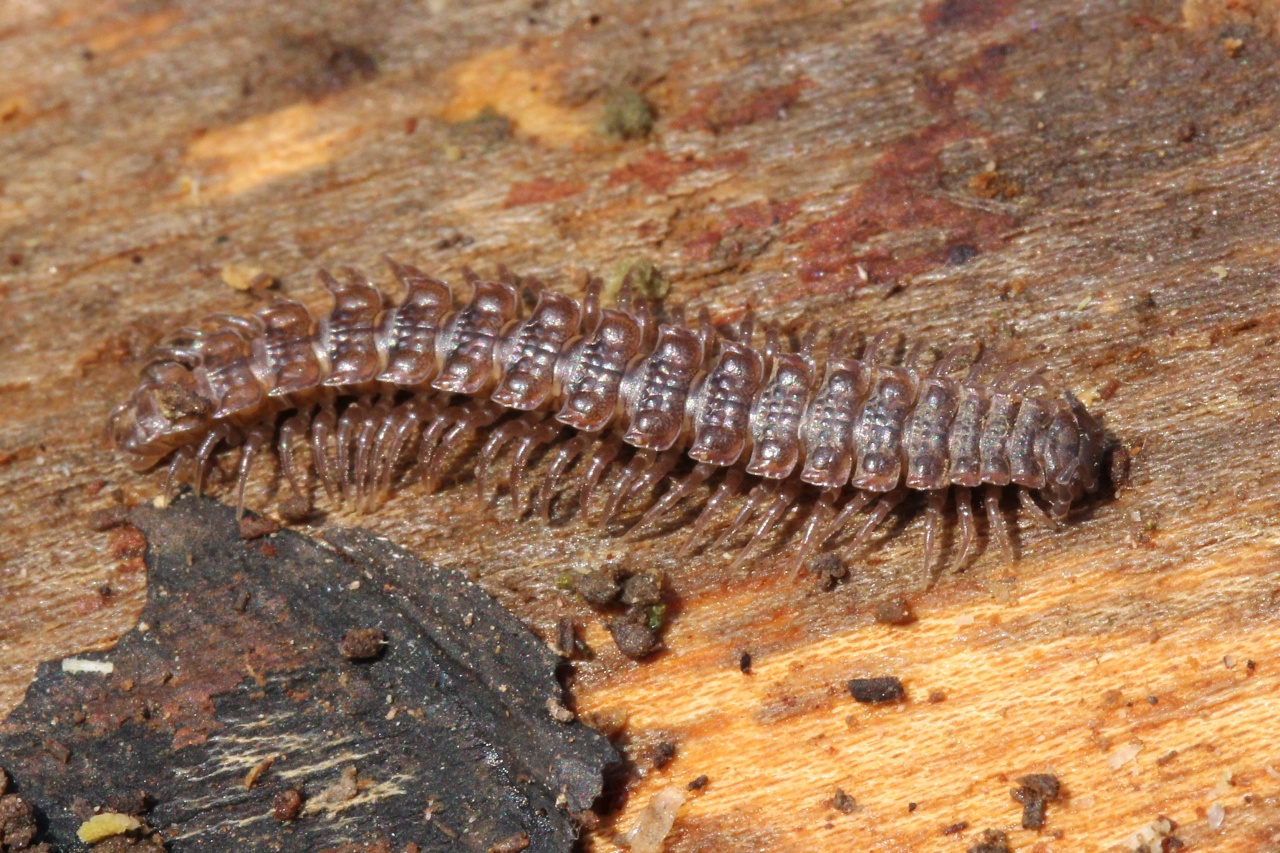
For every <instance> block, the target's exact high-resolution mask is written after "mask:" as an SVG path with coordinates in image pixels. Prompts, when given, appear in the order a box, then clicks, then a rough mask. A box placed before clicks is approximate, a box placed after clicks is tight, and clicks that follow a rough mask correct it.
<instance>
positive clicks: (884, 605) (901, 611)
mask: <svg viewBox="0 0 1280 853" xmlns="http://www.w3.org/2000/svg"><path fill="white" fill-rule="evenodd" d="M875 618H876V621H877V622H879V623H880V624H881V625H910V624H911V623H912V622H914V621H916V617H915V614H914V613H912V612H911V605H910V604H908V603H907V600H906V599H905V598H903V597H902V596H900V595H895V596H893V597H892V598H886V599H884V600H883V601H880V602H877V603H876V611H875Z"/></svg>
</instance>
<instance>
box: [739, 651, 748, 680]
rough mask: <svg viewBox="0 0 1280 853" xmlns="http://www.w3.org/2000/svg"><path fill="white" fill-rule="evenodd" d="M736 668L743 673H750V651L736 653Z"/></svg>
mask: <svg viewBox="0 0 1280 853" xmlns="http://www.w3.org/2000/svg"><path fill="white" fill-rule="evenodd" d="M738 669H739V670H741V671H742V674H743V675H750V674H751V652H743V653H742V654H740V655H738Z"/></svg>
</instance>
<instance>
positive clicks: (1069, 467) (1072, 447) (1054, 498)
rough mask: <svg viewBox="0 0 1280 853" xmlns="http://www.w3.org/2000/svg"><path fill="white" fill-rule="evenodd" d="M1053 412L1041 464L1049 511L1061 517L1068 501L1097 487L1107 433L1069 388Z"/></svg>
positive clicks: (1058, 517)
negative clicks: (1061, 404)
mask: <svg viewBox="0 0 1280 853" xmlns="http://www.w3.org/2000/svg"><path fill="white" fill-rule="evenodd" d="M1062 399H1063V401H1064V403H1065V405H1064V406H1062V407H1060V408H1059V409H1058V411H1057V413H1056V414H1055V415H1054V416H1053V419H1052V421H1051V422H1050V423H1049V425H1048V427H1047V428H1046V430H1045V433H1044V436H1043V439H1042V442H1043V443H1042V444H1041V447H1042V450H1041V465H1042V467H1043V468H1044V473H1045V487H1044V489H1043V490H1042V492H1041V494H1042V495H1043V496H1044V498H1045V500H1047V501H1048V502H1049V507H1050V514H1051V515H1052V516H1053V517H1054V518H1055V519H1059V520H1060V519H1063V518H1065V517H1066V515H1067V512H1068V511H1069V510H1070V509H1071V504H1073V503H1074V502H1076V501H1078V500H1079V499H1080V498H1082V497H1084V496H1085V495H1086V494H1091V493H1093V492H1096V491H1097V490H1098V486H1099V484H1100V482H1101V476H1100V475H1101V469H1102V459H1103V454H1104V451H1105V449H1106V435H1105V433H1104V432H1103V429H1102V425H1101V424H1099V423H1098V421H1097V420H1096V419H1095V418H1094V417H1093V415H1091V414H1089V412H1088V411H1087V410H1086V409H1085V407H1084V404H1083V403H1081V402H1080V401H1079V400H1077V399H1076V398H1075V396H1074V395H1073V394H1071V393H1070V392H1065V393H1063V395H1062Z"/></svg>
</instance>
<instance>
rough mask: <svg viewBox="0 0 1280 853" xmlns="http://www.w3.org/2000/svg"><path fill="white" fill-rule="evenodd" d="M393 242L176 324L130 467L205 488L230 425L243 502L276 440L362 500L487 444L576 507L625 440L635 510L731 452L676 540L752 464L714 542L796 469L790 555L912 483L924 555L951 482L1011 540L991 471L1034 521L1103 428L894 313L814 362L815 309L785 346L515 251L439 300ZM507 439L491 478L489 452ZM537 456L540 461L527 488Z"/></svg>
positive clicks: (691, 488) (128, 409) (132, 411)
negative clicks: (900, 330) (235, 310)
mask: <svg viewBox="0 0 1280 853" xmlns="http://www.w3.org/2000/svg"><path fill="white" fill-rule="evenodd" d="M388 263H389V264H390V266H391V268H392V270H393V272H394V273H395V276H396V277H397V278H398V279H399V281H400V283H401V284H402V285H403V288H404V295H403V297H402V298H401V299H400V301H399V302H398V303H397V304H395V305H393V306H390V307H388V306H387V305H386V304H385V302H386V300H384V297H383V295H382V293H381V292H380V291H379V290H378V288H376V287H375V286H374V285H373V284H372V283H370V282H369V281H368V280H367V279H366V278H364V277H363V276H361V275H360V274H358V273H357V272H355V271H353V270H345V271H343V274H342V279H341V280H339V279H337V278H334V277H333V276H331V275H329V274H328V273H326V272H322V273H321V274H320V275H321V279H322V281H323V282H324V284H325V285H326V286H327V287H328V289H329V290H330V291H331V292H332V294H333V298H334V306H333V309H332V310H331V311H330V312H329V314H328V315H327V316H324V317H322V318H320V319H319V320H318V321H317V320H315V319H314V318H313V317H312V316H311V314H310V313H309V312H308V311H307V309H306V308H305V307H304V306H303V305H302V304H301V303H299V302H295V301H292V300H283V299H282V300H277V301H275V302H273V303H272V304H270V305H268V306H266V307H264V308H262V309H260V310H258V311H257V312H256V313H255V314H254V315H253V316H252V317H236V316H230V315H223V314H219V315H215V316H212V317H210V318H208V319H207V320H206V321H204V322H203V323H202V324H201V325H200V326H199V327H197V328H191V329H184V330H182V331H181V332H179V333H177V334H175V335H173V336H171V337H170V338H169V339H167V340H166V341H165V342H164V343H163V344H162V345H161V346H160V347H158V348H157V349H156V350H155V351H154V352H153V353H152V355H151V357H150V361H149V363H148V364H147V366H146V367H145V368H144V369H143V371H142V379H141V382H140V384H139V386H138V387H137V389H136V390H135V391H134V393H133V395H132V396H131V397H130V398H129V399H128V400H127V401H126V402H125V403H124V404H122V405H121V406H119V407H118V408H117V409H116V410H115V411H114V412H113V413H112V414H111V418H110V422H109V427H108V429H109V434H110V436H111V437H112V439H113V440H114V442H115V444H116V446H118V447H119V448H120V449H121V450H122V451H124V453H125V454H126V455H127V456H128V457H129V459H130V460H131V461H132V463H133V464H134V465H135V467H137V468H139V469H145V468H149V467H151V466H153V465H156V464H158V463H160V462H162V461H163V460H165V459H166V458H170V460H171V461H170V466H169V480H168V484H167V485H166V491H168V490H169V489H170V488H171V485H172V483H173V482H174V479H175V477H176V476H177V475H178V473H179V470H180V468H181V467H182V466H184V465H188V464H193V465H194V469H195V474H194V481H195V485H196V489H197V491H199V490H200V488H201V486H202V484H203V481H204V479H205V477H206V473H207V471H208V469H209V466H210V464H211V460H212V458H213V456H214V454H215V452H216V451H218V450H219V448H221V447H223V446H236V445H239V446H240V447H241V455H240V461H239V470H238V481H239V491H238V502H239V505H240V506H241V507H243V504H244V489H245V482H246V480H247V478H248V474H249V471H250V467H251V465H252V464H253V461H254V459H255V458H256V457H257V456H258V455H259V454H260V453H261V452H262V450H263V449H270V448H274V450H275V453H276V455H277V457H278V459H279V461H280V468H281V470H282V471H283V474H284V476H285V478H286V479H287V480H288V482H289V483H290V484H291V487H292V489H293V491H294V492H295V493H296V494H297V495H299V496H302V497H303V498H304V499H305V500H306V501H307V502H308V505H309V502H310V498H311V489H312V485H311V481H312V479H313V477H312V474H313V473H314V475H315V476H314V479H316V480H318V481H319V483H320V484H321V485H322V487H323V488H324V490H325V491H326V493H327V494H328V496H329V498H330V500H332V501H334V502H348V503H354V505H355V506H356V507H357V508H359V509H361V510H363V511H369V510H371V509H373V507H375V506H376V505H377V504H378V503H379V502H380V501H381V500H383V499H384V498H385V497H386V496H387V494H388V493H389V492H390V491H391V490H392V489H393V487H395V486H396V485H397V484H398V483H401V482H404V481H406V480H407V479H412V477H413V476H414V475H416V476H417V478H418V479H419V480H420V481H421V482H422V483H423V484H424V487H425V488H426V489H427V490H430V489H433V488H434V487H435V486H437V485H438V484H439V482H440V481H441V478H442V477H444V476H445V475H446V473H447V472H448V471H449V470H450V468H451V466H454V465H455V464H456V463H457V462H458V461H459V457H460V455H462V454H463V453H464V451H465V450H466V449H467V448H469V447H472V446H475V445H477V444H479V451H478V453H476V454H475V456H474V459H475V468H476V480H477V482H478V484H479V487H480V489H481V490H482V492H484V493H486V494H487V495H489V496H490V497H495V496H496V495H497V493H498V491H499V490H500V488H501V486H502V484H503V482H505V483H506V484H507V485H508V489H509V491H510V493H511V495H512V501H513V503H514V504H515V506H516V507H517V509H518V511H519V512H520V513H521V514H524V513H526V512H529V511H530V510H533V511H536V513H537V514H538V515H540V516H542V517H543V518H547V517H548V516H549V514H550V512H551V505H552V502H553V500H554V499H555V498H556V496H557V495H558V494H559V493H560V492H561V491H562V490H563V488H564V485H565V483H564V481H565V480H566V479H567V478H568V477H569V476H571V475H576V476H577V481H578V487H577V491H578V502H579V505H580V506H581V508H582V512H583V514H584V515H585V514H586V510H587V506H588V502H589V501H590V499H591V497H592V495H593V494H594V492H595V491H596V489H597V487H598V486H600V485H601V483H602V482H605V475H606V473H607V471H608V469H610V468H611V467H613V466H614V465H615V463H618V465H620V466H621V469H620V470H619V471H618V472H617V473H616V475H614V476H613V477H612V478H611V479H610V480H608V481H607V488H606V489H605V491H606V492H607V498H606V500H605V504H604V506H603V508H602V509H601V511H600V514H599V520H600V522H601V524H607V523H608V522H609V521H610V520H612V519H614V518H615V517H617V516H619V514H620V513H621V512H622V511H623V508H624V507H626V506H629V505H631V504H632V503H633V498H636V499H638V498H639V497H640V496H642V495H651V494H655V493H656V492H657V487H658V486H659V485H660V484H661V482H662V481H666V480H670V482H669V483H668V485H667V488H666V490H665V491H663V492H661V493H660V494H658V495H657V497H656V500H655V501H654V502H653V503H652V505H651V506H649V508H648V510H647V512H645V513H644V515H643V517H642V518H641V519H640V520H639V522H638V524H637V525H636V526H635V528H634V529H648V528H650V527H651V526H653V525H655V524H657V523H658V522H659V521H660V520H661V519H662V518H664V517H667V516H668V515H669V514H671V513H673V512H674V510H675V509H676V507H677V505H679V504H681V503H682V502H683V501H684V500H685V499H686V498H690V497H691V496H693V495H694V494H695V493H697V492H698V490H699V487H700V486H702V485H703V484H704V483H705V482H707V481H708V480H711V479H712V478H713V477H714V476H716V475H718V474H720V473H721V472H723V476H722V477H721V479H720V480H719V482H718V484H717V485H716V486H715V488H714V490H713V491H712V492H711V494H710V497H709V498H708V499H707V500H706V502H705V504H704V506H703V508H702V511H701V514H700V515H699V516H698V517H697V520H696V521H695V522H694V523H693V530H692V535H691V537H690V538H689V540H688V544H687V545H686V546H685V547H686V548H688V547H690V546H692V545H693V544H694V543H696V542H698V541H700V540H701V539H702V537H703V535H704V533H705V532H706V530H707V528H708V526H709V525H710V524H711V521H712V519H713V518H714V517H715V516H716V515H717V512H718V510H720V509H721V508H722V507H724V506H725V505H726V504H728V503H730V501H731V499H732V498H733V497H734V496H735V495H737V494H739V493H740V492H742V491H743V490H746V489H747V488H748V486H750V488H749V490H748V494H747V497H746V500H745V502H743V504H742V506H741V507H740V508H739V510H738V512H737V514H736V515H735V517H734V519H733V521H732V522H731V523H730V524H729V525H728V527H726V528H725V529H724V530H723V531H722V532H721V533H720V535H719V537H718V538H717V540H716V543H715V544H716V545H719V544H723V543H725V542H728V541H730V540H731V539H733V538H734V537H735V536H736V535H737V534H738V533H739V532H740V531H741V530H743V529H744V528H745V527H746V526H747V525H749V524H754V535H753V536H752V538H751V540H750V541H749V543H748V544H747V546H746V547H745V548H744V549H743V551H742V554H743V555H745V554H746V553H748V552H750V551H751V549H752V547H753V546H754V545H755V544H756V543H757V542H758V541H759V540H761V539H762V538H763V537H765V536H766V535H767V534H768V533H769V531H770V530H772V529H773V528H774V527H775V526H776V525H778V524H779V523H780V522H781V521H782V520H783V519H784V517H785V516H786V515H787V513H788V511H789V510H790V508H791V507H792V506H793V505H794V504H796V503H797V501H798V500H799V499H800V498H801V497H802V496H803V495H805V494H806V493H811V494H812V501H811V507H810V509H809V512H808V515H807V518H806V519H805V520H804V522H803V523H802V524H801V526H800V534H799V545H798V547H797V549H796V555H797V560H799V559H802V558H803V557H804V556H805V555H807V554H809V553H811V552H812V551H813V550H814V549H816V548H819V547H821V546H822V545H823V544H824V543H826V542H827V541H828V540H830V539H831V538H832V537H833V536H835V535H836V534H837V533H838V532H839V531H841V530H843V529H844V528H845V526H846V525H847V524H848V523H849V522H850V521H851V519H852V518H853V516H855V515H856V514H858V513H861V512H862V511H863V510H864V509H866V510H867V513H866V518H865V520H864V521H863V522H862V524H861V526H860V527H859V529H858V531H857V533H856V534H855V535H854V537H853V544H854V545H860V544H862V543H864V542H865V541H866V540H867V539H868V538H869V537H870V536H871V535H872V533H873V531H874V530H875V529H876V527H877V526H878V525H879V524H880V523H881V522H883V521H884V519H885V518H886V517H887V516H888V514H889V513H890V512H891V511H892V510H893V508H894V507H895V506H897V505H898V504H899V503H900V502H901V501H902V500H903V498H904V497H905V496H906V495H907V494H908V493H909V492H910V491H912V490H916V491H920V492H923V493H924V495H925V497H926V504H927V522H926V532H925V547H924V552H925V553H924V559H925V564H926V566H930V565H932V563H933V561H934V559H935V557H936V555H937V554H938V552H939V548H940V537H941V532H942V525H943V520H944V511H945V508H946V501H947V496H948V494H954V496H955V499H954V500H955V508H956V515H957V517H958V519H959V525H960V533H961V537H960V538H961V543H960V545H961V547H960V551H961V555H960V558H959V562H961V563H963V562H964V561H965V560H966V559H967V557H968V555H969V553H970V551H971V549H972V547H973V546H974V544H975V542H976V539H977V525H976V522H975V518H974V510H973V495H972V490H974V489H981V490H982V503H983V506H984V509H985V513H986V516H987V519H988V526H989V529H990V530H991V531H992V533H993V534H994V536H995V537H996V538H997V539H998V540H999V541H1000V542H1001V543H1002V544H1003V545H1005V547H1006V548H1008V549H1009V550H1012V548H1011V536H1010V533H1009V531H1008V529H1007V526H1006V519H1005V516H1004V514H1003V513H1002V511H1001V509H1000V496H1001V493H1002V491H1003V490H1004V489H1005V487H1007V486H1012V487H1014V488H1015V489H1016V491H1017V494H1018V496H1019V498H1020V500H1021V502H1022V504H1023V506H1024V507H1025V508H1027V509H1028V510H1030V511H1032V513H1033V514H1034V515H1035V516H1037V517H1039V518H1041V519H1043V520H1045V521H1047V522H1050V523H1053V522H1056V521H1059V520H1061V519H1064V518H1065V517H1066V516H1067V514H1068V511H1069V510H1070V508H1071V505H1072V504H1073V503H1074V502H1075V501H1077V500H1078V499H1079V498H1081V497H1082V496H1083V495H1085V494H1086V493H1089V492H1092V491H1094V490H1095V489H1096V488H1097V487H1098V483H1099V469H1100V464H1101V457H1102V453H1103V432H1102V429H1101V427H1100V425H1099V424H1098V422H1097V421H1096V420H1095V419H1094V418H1093V417H1092V416H1090V414H1089V413H1088V412H1087V411H1086V410H1085V408H1084V406H1083V405H1081V403H1080V402H1079V401H1078V400H1077V399H1076V398H1075V397H1074V396H1072V395H1071V394H1070V393H1069V392H1057V391H1053V390H1052V389H1050V388H1049V387H1048V386H1047V385H1046V384H1045V382H1044V381H1043V380H1042V379H1041V378H1040V377H1039V376H1038V375H1037V374H1034V373H1032V374H1029V375H1023V376H1019V375H1018V374H1017V373H1016V372H1015V371H1007V370H1006V371H1003V372H997V373H996V375H995V376H994V377H992V376H990V374H991V373H992V372H993V371H992V368H991V366H990V365H987V364H986V363H984V362H983V361H981V360H979V359H977V358H976V352H974V348H972V347H968V348H966V347H960V348H957V349H954V350H952V351H950V352H948V353H945V354H943V355H942V357H940V358H932V359H931V357H930V355H928V353H929V351H928V350H927V349H926V348H922V347H916V348H913V349H911V350H909V351H908V352H907V354H906V355H905V356H904V357H903V358H901V359H900V358H898V344H899V341H898V338H897V337H896V336H894V335H888V334H884V335H879V336H876V337H874V338H872V339H871V340H870V342H869V343H867V344H866V345H865V346H862V347H856V346H855V341H854V336H853V335H852V334H851V333H850V332H848V331H847V330H842V331H838V332H837V333H836V334H835V335H834V336H833V337H832V338H831V339H830V340H829V342H828V345H827V346H826V352H827V355H826V358H825V362H824V363H821V364H820V363H819V359H818V358H817V357H816V355H815V350H816V348H817V343H816V341H817V338H818V335H817V334H816V330H811V332H810V334H809V335H808V336H807V337H806V340H805V342H804V344H803V345H802V346H801V347H800V349H799V351H797V352H792V351H788V349H786V348H784V347H783V346H782V344H781V340H780V335H779V333H778V331H777V329H776V328H774V327H768V328H766V329H765V330H764V332H763V335H756V334H755V333H754V330H753V322H752V318H751V316H750V315H748V317H747V318H746V319H745V320H744V321H743V322H742V323H741V324H740V325H739V326H738V327H737V329H736V333H734V334H732V335H729V334H721V333H719V332H717V331H716V330H715V329H714V328H713V327H712V325H711V323H710V320H709V317H708V315H707V314H706V312H705V311H704V312H703V313H702V315H701V316H700V318H699V320H698V322H697V323H696V324H694V326H693V327H688V326H686V325H685V324H684V323H683V322H682V321H681V320H680V319H679V318H678V317H674V318H673V319H672V320H671V321H670V322H658V321H656V320H655V318H654V316H653V314H652V313H651V311H650V309H649V307H648V305H647V304H646V303H645V302H643V301H642V300H636V299H634V298H633V297H632V295H631V294H630V292H629V288H627V289H624V292H623V293H622V294H620V297H619V301H618V306H617V307H616V308H604V307H602V306H601V305H600V299H599V292H600V286H599V283H598V282H597V281H591V282H589V283H588V286H587V292H586V297H585V299H584V300H583V301H582V302H581V303H579V302H578V301H577V300H575V299H572V298H570V297H568V296H565V295H562V294H559V293H556V292H555V291H553V290H550V289H548V288H546V287H543V286H541V285H540V284H539V283H537V282H534V281H530V280H526V281H519V280H517V279H515V278H514V277H513V276H510V275H509V274H504V275H503V276H502V277H501V278H502V280H500V281H489V280H484V279H481V278H478V277H476V276H475V275H473V274H471V273H470V272H468V273H467V275H466V278H467V281H468V284H469V291H470V292H469V297H468V298H467V299H466V300H465V301H464V302H462V303H461V304H455V293H454V291H453V289H452V288H451V287H450V286H449V285H447V284H445V283H444V282H442V281H439V280H437V279H434V278H431V277H428V276H427V275H425V274H423V273H422V272H420V271H419V270H417V269H414V268H413V267H409V266H404V265H401V264H398V263H395V262H394V261H388ZM756 337H763V345H762V346H759V347H757V346H754V345H753V342H754V340H755V338H756ZM482 431H483V435H482V434H481V433H482ZM480 438H483V441H482V442H480V441H479V439H480ZM628 449H629V455H624V452H626V451H628ZM304 457H305V458H304ZM508 457H509V461H508V462H507V463H506V464H507V475H506V477H505V478H504V477H501V476H500V475H499V474H498V473H497V472H495V468H497V467H498V461H499V460H500V459H507V458H508ZM686 458H687V460H689V461H688V462H686V461H685V460H686ZM535 461H537V462H538V470H539V471H540V472H541V474H540V476H541V482H540V483H538V484H537V485H536V487H533V488H530V484H528V483H526V482H525V480H526V477H527V474H528V472H529V471H530V468H531V465H532V464H533V463H534V462H535ZM623 463H625V464H623ZM673 472H674V473H673ZM1041 504H1044V507H1045V508H1047V513H1046V511H1045V508H1042V507H1041ZM868 507H869V509H868Z"/></svg>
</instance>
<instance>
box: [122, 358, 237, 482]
mask: <svg viewBox="0 0 1280 853" xmlns="http://www.w3.org/2000/svg"><path fill="white" fill-rule="evenodd" d="M213 408H214V407H213V405H212V404H211V403H210V402H209V401H208V400H206V399H205V398H204V397H202V396H200V394H198V393H197V391H196V384H195V378H194V377H193V376H192V374H191V372H190V371H189V370H187V369H186V368H185V367H183V366H182V365H180V364H176V363H173V364H172V366H171V367H170V368H169V369H168V370H163V369H154V368H153V370H152V371H151V376H150V377H149V378H148V379H147V380H146V381H144V382H143V383H142V385H140V386H139V387H138V388H137V390H135V391H134V392H133V395H132V396H131V397H130V398H129V399H128V400H126V401H125V402H124V403H123V404H121V405H120V406H118V407H116V409H115V410H114V411H113V412H112V413H111V417H110V418H109V419H108V421H107V438H108V440H109V441H110V442H111V443H112V445H114V446H115V447H116V448H117V449H119V450H120V451H121V452H122V453H124V455H125V456H126V458H127V460H128V462H129V464H130V466H132V467H133V468H135V469H136V470H139V471H141V470H145V469H147V468H150V467H151V466H153V465H155V464H156V463H157V462H159V461H160V460H161V459H164V458H165V457H166V456H168V455H169V454H170V453H172V452H173V451H174V450H176V449H177V448H179V447H182V446H184V445H187V444H190V443H192V442H193V441H195V440H197V438H198V436H200V435H201V434H202V433H203V432H205V431H206V430H207V429H208V426H209V423H210V419H211V417H212V414H213Z"/></svg>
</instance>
